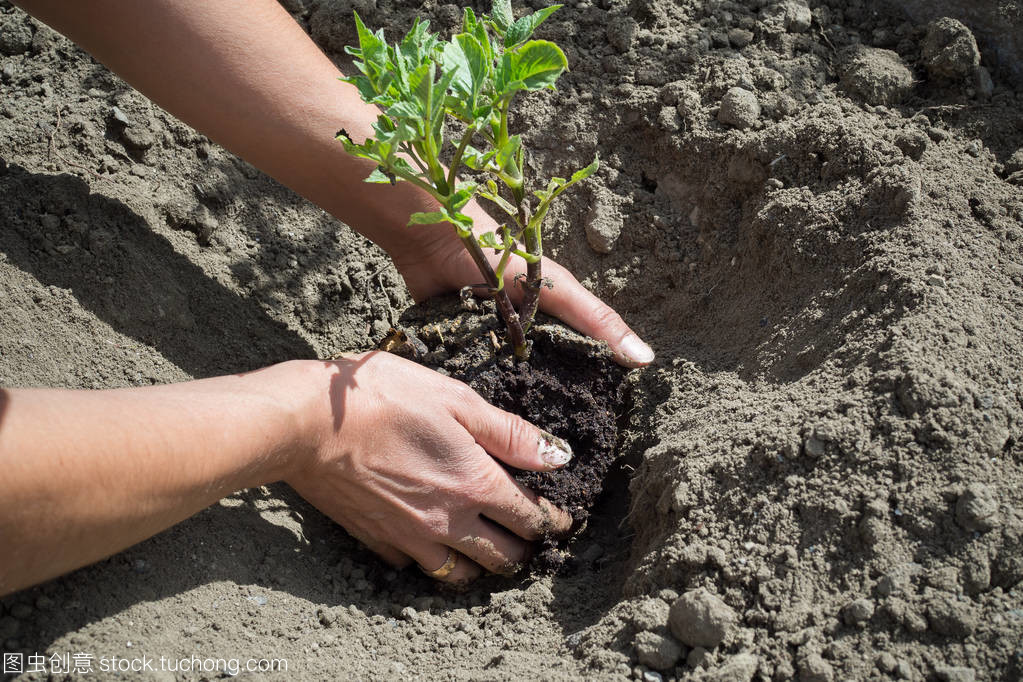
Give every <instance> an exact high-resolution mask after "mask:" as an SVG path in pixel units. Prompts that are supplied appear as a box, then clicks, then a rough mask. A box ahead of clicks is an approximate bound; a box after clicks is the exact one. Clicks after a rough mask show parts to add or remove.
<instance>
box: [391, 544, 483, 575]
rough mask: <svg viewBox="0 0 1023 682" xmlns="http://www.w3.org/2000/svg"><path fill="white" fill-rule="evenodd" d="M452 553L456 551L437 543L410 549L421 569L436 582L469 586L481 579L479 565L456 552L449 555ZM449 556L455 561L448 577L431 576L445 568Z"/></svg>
mask: <svg viewBox="0 0 1023 682" xmlns="http://www.w3.org/2000/svg"><path fill="white" fill-rule="evenodd" d="M452 551H454V550H452V548H450V547H447V546H446V545H441V544H438V543H436V542H433V543H429V544H427V543H425V542H424V543H423V544H422V545H417V546H415V547H411V548H409V554H410V555H411V556H412V558H413V559H415V560H416V563H418V564H419V568H420V569H422V571H423V573H425V574H426V575H428V576H430V577H431V578H433V579H434V580H438V581H440V582H444V583H448V584H450V585H467V584H468V583H471V582H472V581H473V580H475V579H476V578H478V577H480V574H481V573H483V569H482V568H480V565H479V564H477V563H476V562H475V561H472V560H471V559H469V558H468V557H466V556H464V555H462V554H461V553H460V552H457V551H454V554H449V552H452ZM449 556H450V557H452V558H453V560H454V566H452V567H451V571H450V572H449V573H447V574H446V575H431V573H432V572H434V571H437V570H438V569H441V568H443V567H444V565H445V564H446V563H447V561H448V557H449Z"/></svg>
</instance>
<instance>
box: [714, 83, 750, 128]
mask: <svg viewBox="0 0 1023 682" xmlns="http://www.w3.org/2000/svg"><path fill="white" fill-rule="evenodd" d="M759 118H760V102H758V101H757V96H756V95H754V94H753V93H752V92H750V91H749V90H746V89H745V88H740V87H734V88H731V89H729V91H728V92H726V93H725V96H724V97H723V98H721V108H720V109H718V121H720V122H721V123H724V124H725V125H729V126H732V127H733V128H739V129H745V128H752V127H753V126H754V125H755V124H756V122H757V119H759Z"/></svg>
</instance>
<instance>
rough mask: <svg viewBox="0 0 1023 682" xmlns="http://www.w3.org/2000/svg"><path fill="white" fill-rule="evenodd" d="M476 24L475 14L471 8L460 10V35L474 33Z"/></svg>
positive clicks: (477, 22)
mask: <svg viewBox="0 0 1023 682" xmlns="http://www.w3.org/2000/svg"><path fill="white" fill-rule="evenodd" d="M478 24H479V21H477V19H476V13H475V12H473V11H472V8H471V7H466V8H465V9H463V10H462V33H475V32H476V26H477V25H478Z"/></svg>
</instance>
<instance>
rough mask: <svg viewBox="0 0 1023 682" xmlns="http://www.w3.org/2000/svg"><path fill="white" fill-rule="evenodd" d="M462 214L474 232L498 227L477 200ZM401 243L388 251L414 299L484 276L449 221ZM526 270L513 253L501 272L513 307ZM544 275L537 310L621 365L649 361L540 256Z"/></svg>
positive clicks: (617, 319)
mask: <svg viewBox="0 0 1023 682" xmlns="http://www.w3.org/2000/svg"><path fill="white" fill-rule="evenodd" d="M464 212H465V213H466V214H468V215H470V216H472V218H473V220H474V222H475V225H476V230H477V232H485V231H487V230H492V231H498V230H497V227H496V225H495V223H494V221H493V219H492V218H491V217H490V216H488V215H487V214H486V213H485V212H484V211H483V210H482V209H481V208H480V207H479V206H478V205H477V204H475V203H470V204H469V205H468V206H466V208H465V210H464ZM403 246H407V247H408V248H406V249H405V250H403V251H402V252H392V253H391V257H392V258H393V259H394V263H395V266H396V267H397V268H398V272H400V273H401V274H402V277H404V278H405V284H406V286H408V288H409V291H410V292H411V293H412V296H413V298H415V299H416V300H417V301H422V300H425V299H427V298H429V297H430V296H434V295H437V294H442V293H446V292H449V291H457V290H458V289H461V288H462V287H464V286H470V285H474V284H479V283H480V282H481V280H482V275H481V274H480V271H479V269H478V268H477V267H476V264H475V263H474V262H473V260H472V258H471V257H470V256H469V254H468V252H467V251H466V250H465V248H464V247H463V246H462V243H461V241H459V240H458V239H457V238H456V237H455V235H454V233H453V230H451V227H450V225H438V226H433V227H422V226H420V227H419V228H418V234H417V235H416V238H415V239H414V240H408V241H406V242H404V244H403ZM490 257H491V258H492V261H493V263H494V264H495V265H496V263H497V259H498V257H497V256H493V255H492V254H490ZM525 271H526V265H525V262H524V261H522V259H521V258H518V257H517V256H516V257H515V258H514V259H513V260H512V264H511V265H510V266H509V267H508V268H507V269H506V270H505V287H506V289H507V290H508V294H509V296H511V298H512V302H513V303H515V304H516V305H518V303H519V300H520V299H521V298H522V289H521V288H520V287H519V286H518V284H517V283H516V282H515V276H516V275H517V274H518V273H524V272H525ZM543 276H544V278H545V279H547V280H549V281H550V282H551V284H552V285H553V286H552V287H551V288H550V289H543V290H541V292H540V310H542V311H544V312H545V313H547V314H549V315H553V316H554V317H557V318H558V319H560V320H561V321H562V322H564V323H565V324H567V325H569V326H570V327H573V328H575V329H576V330H578V331H579V332H582V333H583V334H586V335H587V336H589V337H591V338H594V339H597V340H599V341H606V342H607V344H608V345H609V346H610V347H611V351H612V352H613V353H614V355H615V359H616V360H617V361H618V363H619V364H621V365H624V366H626V367H642V366H644V365H648V364H650V363H651V362H652V361H653V359H654V352H653V350H651V348H650V346H648V345H647V344H646V343H644V342H643V341H642V340H641V339H640V338H639V335H638V334H636V333H635V332H634V331H632V329H630V328H629V326H628V325H627V324H626V323H625V321H624V320H622V318H621V316H620V315H619V314H618V313H616V312H615V311H614V309H612V308H611V307H610V306H608V305H607V304H606V303H604V302H603V301H601V300H600V299H599V298H597V297H596V296H594V295H593V294H592V293H590V291H589V290H587V289H586V287H584V286H583V285H582V284H580V283H579V281H578V280H577V279H576V278H575V277H574V276H573V275H572V273H571V272H569V271H568V270H566V269H565V268H564V267H562V266H561V265H559V264H558V263H556V262H554V261H553V260H551V259H550V258H544V260H543Z"/></svg>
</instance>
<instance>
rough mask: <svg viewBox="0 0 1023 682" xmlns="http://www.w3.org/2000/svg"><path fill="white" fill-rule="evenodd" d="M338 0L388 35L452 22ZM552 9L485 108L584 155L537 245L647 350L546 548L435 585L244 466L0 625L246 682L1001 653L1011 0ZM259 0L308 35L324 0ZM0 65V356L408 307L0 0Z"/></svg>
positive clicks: (132, 367)
mask: <svg viewBox="0 0 1023 682" xmlns="http://www.w3.org/2000/svg"><path fill="white" fill-rule="evenodd" d="M354 4H355V5H356V6H357V8H358V10H359V12H360V14H362V15H363V16H364V17H365V18H366V19H367V22H368V23H370V24H371V25H377V26H379V25H386V26H387V27H388V29H389V33H390V35H391V36H395V35H397V34H398V32H399V31H403V30H404V29H406V28H407V27H408V26H409V25H410V23H411V21H412V18H413V17H414V16H416V15H417V14H422V15H425V16H428V17H429V18H431V20H432V21H433V23H434V25H435V26H438V27H440V28H441V29H444V30H447V29H449V28H451V27H453V26H454V25H455V24H456V23H457V21H458V17H459V15H460V11H459V8H458V7H457V6H456V5H455V4H437V3H436V2H435V0H427V1H426V2H425V3H424V4H423V5H422V6H418V5H415V6H413V5H414V3H405V2H399V1H398V0H376V1H375V2H374V0H356V2H354ZM535 4H537V5H538V6H539V5H542V4H544V3H543V2H542V1H540V2H537V3H535ZM569 4H570V6H568V7H565V8H563V9H562V10H561V11H559V12H558V13H557V14H556V15H555V16H554V17H553V18H552V19H551V20H550V22H549V24H547V25H545V26H544V27H543V28H542V29H541V31H540V33H541V34H542V35H543V36H544V37H547V38H551V39H554V40H556V41H558V42H559V43H561V44H563V45H564V46H565V49H566V52H567V54H568V56H569V59H570V64H571V69H572V70H571V72H570V73H568V74H566V75H565V76H564V77H563V79H562V87H561V89H560V90H559V91H558V92H557V93H555V92H544V93H542V94H539V95H537V96H535V97H534V98H533V99H532V100H531V102H530V103H529V104H528V105H526V106H525V107H524V109H523V111H522V113H521V114H520V115H519V116H518V117H517V119H516V124H517V125H518V126H519V127H520V128H521V129H523V130H528V131H532V132H530V133H529V134H528V135H527V137H528V138H529V139H528V142H529V143H530V148H531V149H532V150H534V151H533V153H532V156H531V159H530V165H531V167H533V168H534V169H536V170H537V171H538V172H539V173H540V175H542V176H549V175H552V174H557V175H562V174H563V173H564V172H565V171H566V170H570V169H573V168H577V167H580V166H582V165H584V164H585V163H587V162H588V161H589V160H590V159H591V158H592V156H593V153H594V151H599V152H600V155H601V158H602V159H604V160H605V161H606V163H605V164H604V165H603V167H602V169H601V171H600V172H599V176H598V177H596V179H595V181H593V182H591V183H590V184H589V185H588V186H587V187H586V188H585V189H583V190H580V191H579V192H577V193H576V194H575V195H574V196H573V197H572V198H571V199H570V200H569V201H567V202H566V203H564V204H563V205H562V206H561V207H560V209H558V210H557V212H556V213H555V214H554V215H553V216H552V217H553V220H552V223H551V230H550V236H549V238H548V242H549V244H551V245H552V248H551V250H552V251H553V255H554V256H555V257H556V258H558V259H560V260H561V261H562V262H563V263H565V264H566V265H568V266H569V267H570V268H572V269H573V271H574V272H575V273H577V275H578V276H579V277H580V279H582V280H583V281H584V282H585V283H586V284H587V285H588V286H589V287H591V288H592V289H593V290H594V291H596V292H597V293H599V294H600V295H601V296H603V297H604V298H605V299H606V300H608V301H609V302H611V303H612V304H613V305H615V306H616V307H617V309H618V310H619V311H620V312H621V313H622V314H623V315H624V316H625V317H626V318H627V319H628V320H629V321H630V322H631V323H632V324H633V325H634V326H635V328H636V329H637V330H639V331H640V332H641V333H643V334H644V335H645V337H646V338H647V339H648V340H649V341H650V342H651V343H652V345H653V346H654V347H655V349H656V350H657V352H658V359H657V361H656V363H655V364H654V366H653V367H651V368H649V369H647V370H644V371H643V372H641V373H639V374H638V375H635V376H634V377H633V378H632V379H631V380H630V382H631V385H632V390H631V392H630V395H629V397H628V401H629V407H628V411H627V415H626V417H625V418H624V419H623V421H622V423H621V428H622V439H621V443H620V451H621V453H622V457H623V461H624V462H625V465H623V467H622V468H621V470H620V471H617V472H615V473H614V474H612V476H611V478H610V479H609V480H608V487H609V488H610V489H611V490H610V492H609V494H608V495H607V497H606V498H605V499H604V500H602V501H601V503H600V505H599V506H598V508H597V510H596V513H595V515H594V516H593V517H592V518H591V520H590V523H589V526H588V528H587V530H586V531H585V532H584V533H583V534H582V535H581V536H580V537H578V538H577V539H576V540H575V541H574V543H573V544H572V547H571V549H572V551H573V558H572V560H571V561H570V562H569V564H568V566H567V570H566V571H564V572H563V573H561V574H559V575H557V576H554V577H546V578H541V579H532V578H530V579H524V580H522V581H508V580H497V579H493V580H490V581H485V582H483V583H481V584H480V585H478V586H477V587H476V588H475V589H474V590H473V591H470V592H468V593H465V594H455V595H452V594H446V593H442V592H438V591H437V590H436V589H435V587H434V585H432V584H431V583H430V582H429V581H428V580H426V579H425V578H423V577H422V576H419V575H417V574H416V573H415V572H414V571H407V572H402V573H395V572H394V571H391V570H390V569H388V568H387V567H385V566H383V565H381V564H380V563H378V562H377V561H376V560H375V559H374V558H373V557H372V556H371V555H369V554H368V553H366V552H365V551H363V550H361V549H360V548H359V547H358V546H357V545H356V543H355V542H354V541H352V540H351V539H350V538H348V537H347V536H346V534H345V533H344V532H343V531H342V530H341V529H339V528H338V527H336V526H335V525H333V524H332V523H330V522H329V521H327V520H326V519H324V518H323V517H322V516H320V515H319V514H318V513H317V512H316V511H315V510H313V509H311V508H309V507H308V506H307V505H305V504H304V503H303V502H302V501H301V500H300V499H297V498H296V496H295V495H294V494H292V493H291V492H290V491H288V490H287V489H284V488H276V487H274V488H266V489H261V490H248V491H244V492H241V493H238V494H237V495H234V496H232V497H230V498H228V499H226V500H224V501H223V502H221V503H220V504H218V505H215V506H214V507H212V508H210V509H208V510H206V511H205V512H203V513H201V514H199V515H197V516H196V517H194V518H193V519H191V520H189V521H187V522H185V523H183V524H181V525H179V526H177V527H176V528H173V529H171V530H169V531H167V532H165V533H163V534H161V535H159V536H158V537H155V538H153V539H152V540H150V541H148V542H145V543H143V544H141V545H139V546H137V547H134V548H132V549H130V550H128V551H126V552H124V553H122V554H120V555H118V556H115V557H113V558H111V559H109V560H107V561H105V562H102V563H100V564H98V565H96V566H93V567H89V568H86V569H83V570H81V571H78V572H76V573H75V574H73V575H70V576H67V577H65V578H62V579H60V580H56V581H53V582H50V583H48V584H46V585H43V586H41V587H38V588H35V589H32V590H28V591H25V592H23V593H20V594H17V595H14V596H12V597H9V598H7V599H4V600H3V601H2V602H0V642H2V643H3V648H4V649H5V650H8V651H15V650H18V651H25V652H28V653H34V652H39V653H44V652H45V653H47V654H53V653H57V654H60V653H65V652H87V653H91V654H92V655H94V656H95V657H99V656H112V655H117V656H127V657H133V656H141V655H147V656H152V657H159V656H165V657H167V658H181V657H187V656H190V655H192V654H195V655H197V656H199V657H202V658H207V657H208V658H225V657H228V658H229V657H237V658H240V659H241V660H242V661H244V660H245V659H246V658H262V657H268V658H285V659H287V660H288V663H289V670H290V672H289V673H288V674H279V675H277V676H276V677H277V678H279V679H290V678H295V677H298V678H321V679H323V678H348V677H362V678H382V677H392V678H393V677H409V678H416V677H418V678H423V679H438V678H445V679H449V678H482V679H509V678H521V677H526V676H538V677H544V678H553V679H556V678H578V677H582V676H585V677H590V678H627V677H634V678H636V679H646V680H656V679H659V678H660V677H663V678H665V679H669V678H685V679H718V680H750V679H754V678H755V679H758V680H768V679H778V680H782V679H789V678H793V677H797V676H798V677H799V678H800V679H803V680H832V679H850V678H892V677H894V678H902V679H912V680H916V679H940V680H972V679H1021V677H1023V584H1021V580H1023V296H1021V287H1023V149H1021V147H1023V94H1021V92H1020V91H1019V90H1017V89H1014V87H1016V86H1014V85H1013V83H1018V82H1019V81H1018V80H1014V79H1016V78H1018V75H1019V73H1020V67H1019V61H1018V56H1019V53H1018V52H1014V51H1013V50H1014V49H1017V48H1015V47H1014V43H1013V40H1012V39H1011V38H1012V36H1016V37H1017V38H1016V40H1017V41H1018V36H1020V35H1023V9H1021V5H1020V3H1019V2H1017V1H1014V0H1002V1H1000V2H973V3H969V9H970V12H971V13H972V14H970V15H967V14H964V15H963V17H964V18H966V19H967V20H968V21H971V22H980V23H975V25H976V26H977V29H978V31H981V30H982V29H984V28H985V26H984V25H982V24H983V21H981V20H980V19H978V18H977V17H978V16H979V15H981V14H984V13H985V12H986V15H984V17H986V18H984V17H982V18H983V20H984V21H987V22H988V23H987V24H986V26H987V30H989V31H990V30H991V27H992V26H994V27H996V30H997V29H1000V30H1001V31H1003V32H1004V36H1009V37H1010V40H1008V41H1005V40H1003V41H1001V42H999V41H998V40H997V38H998V36H992V35H988V36H987V38H986V39H985V36H984V34H983V33H978V37H980V38H981V41H980V49H979V50H978V49H977V44H976V43H975V42H974V36H973V35H972V34H971V33H970V31H969V30H967V29H965V28H964V27H963V26H962V25H960V24H957V23H956V22H953V21H949V20H938V21H937V22H935V23H927V22H931V20H932V18H933V16H924V15H922V14H920V13H919V12H925V13H926V12H928V11H929V8H928V5H929V6H930V7H931V8H933V7H937V6H942V7H946V8H949V9H948V11H949V12H952V13H954V12H955V10H956V7H957V3H951V2H942V3H907V6H909V8H910V9H912V10H913V11H914V12H917V13H916V14H913V16H912V17H907V16H903V15H901V14H899V13H898V12H899V7H898V5H899V4H900V3H877V4H875V3H873V2H868V1H866V0H848V1H838V0H821V1H818V0H814V1H812V2H811V3H810V6H809V7H808V6H806V5H804V4H801V3H800V2H799V1H798V0H794V1H791V2H764V1H763V0H747V1H743V2H738V1H735V2H732V1H724V0H722V1H708V2H694V1H693V0H631V2H625V1H624V0H569ZM285 5H286V6H287V7H288V9H289V11H292V12H293V14H294V16H295V18H296V19H297V20H298V21H299V22H300V23H301V24H302V25H303V26H304V27H306V28H308V29H309V31H310V33H311V34H312V36H313V37H314V39H315V40H316V41H317V42H318V43H319V44H320V45H321V46H322V47H323V48H324V49H325V50H327V51H328V52H329V53H330V54H332V55H334V56H336V57H337V58H338V59H339V60H342V59H343V58H342V56H341V54H340V50H341V48H342V47H343V45H345V44H347V43H349V42H351V41H352V39H353V35H352V29H351V25H350V21H349V17H350V11H351V9H352V6H351V4H350V3H345V2H334V1H331V0H288V1H287V2H285ZM921 8H922V9H921ZM476 9H484V10H485V9H487V8H486V7H479V6H477V7H476ZM1004 36H1003V37H1004ZM0 88H2V93H3V98H2V102H0V191H2V196H3V201H2V203H0V384H2V385H6V386H28V385H33V386H67V387H81V388H104V387H113V386H125V385H139V384H143V385H144V384H151V383H163V382H170V381H180V380H185V379H189V378H191V377H201V376H210V375H216V374H221V373H226V372H235V371H239V370H245V369H250V368H254V367H258V366H261V365H265V364H268V363H272V362H275V361H278V360H284V359H286V358H293V357H305V358H310V357H317V356H319V357H329V356H331V355H334V354H336V353H338V352H341V351H348V350H354V349H361V348H366V347H368V346H369V345H371V344H372V343H373V342H375V341H376V340H378V339H379V338H380V337H381V336H383V334H385V333H386V331H387V329H388V327H389V322H388V320H389V319H391V316H392V315H394V314H396V313H397V312H399V311H400V310H401V309H403V308H404V307H406V306H407V305H408V303H409V300H408V297H407V295H406V293H405V291H404V289H403V286H402V284H401V281H400V279H399V277H398V276H397V274H396V273H395V272H394V270H393V269H392V268H391V266H390V265H389V264H388V263H387V261H386V259H385V258H384V257H383V255H382V253H381V252H379V251H378V250H377V249H376V248H375V247H373V246H372V245H370V244H368V243H367V242H366V241H365V240H363V239H362V238H360V237H359V236H357V235H355V234H353V233H352V232H351V231H350V230H348V229H347V228H346V227H345V226H343V225H341V224H339V223H337V222H336V221H334V220H333V219H331V218H330V217H329V216H327V215H325V214H324V213H323V212H322V211H319V210H318V209H316V208H314V207H312V206H310V205H309V204H307V203H306V202H304V201H303V200H302V199H300V198H299V197H297V196H295V195H294V194H292V193H290V192H289V191H287V190H286V189H284V188H282V187H280V186H279V185H277V184H276V183H274V182H273V181H271V180H269V179H268V178H266V177H265V176H263V175H261V174H260V173H259V172H258V171H256V170H255V169H253V168H252V167H251V166H249V165H247V164H246V163H244V162H243V161H240V160H238V159H236V158H234V157H232V156H231V155H230V154H227V153H226V152H224V151H223V150H221V149H220V148H218V147H217V146H215V145H212V144H211V143H210V142H208V141H207V140H206V139H204V138H203V137H201V136H200V135H197V134H196V133H195V132H193V131H191V130H190V129H188V128H187V127H185V126H184V125H182V124H180V123H178V122H176V121H175V120H173V119H172V118H171V117H170V116H168V115H167V114H165V113H164V112H163V111H161V110H159V109H158V108H157V107H155V106H153V105H152V104H150V103H149V102H148V101H147V100H146V99H145V98H143V97H142V96H140V95H138V94H137V93H135V92H133V91H132V90H131V89H130V88H128V87H127V86H126V85H125V84H124V83H123V82H121V81H120V80H118V79H117V78H116V77H114V76H112V75H110V73H108V72H107V71H106V70H105V69H104V68H103V67H102V66H100V65H98V64H97V63H95V62H94V61H92V60H91V59H90V58H89V57H88V56H86V55H85V54H83V53H82V52H81V51H80V50H78V49H77V48H75V47H74V46H73V45H71V44H70V43H69V42H68V41H66V40H64V39H63V38H61V37H59V36H57V35H55V34H54V33H52V32H51V31H49V30H48V29H46V28H44V27H42V26H40V25H38V24H37V23H35V22H32V21H31V20H28V19H27V18H26V17H25V15H24V14H23V13H21V12H20V11H18V10H15V9H13V8H11V7H10V5H9V4H8V3H7V2H0ZM198 676H199V675H198V674H195V673H191V674H188V675H180V674H179V677H188V678H189V679H194V678H196V677H198ZM218 676H219V675H218V674H217V673H208V674H206V675H205V677H207V678H215V677H218ZM96 677H97V678H100V679H102V678H104V677H105V676H104V675H97V676H96ZM106 677H109V675H107V676H106ZM172 677H173V676H172V675H171V674H169V673H167V674H163V676H162V678H163V679H167V680H169V679H172ZM271 677H273V676H271Z"/></svg>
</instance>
